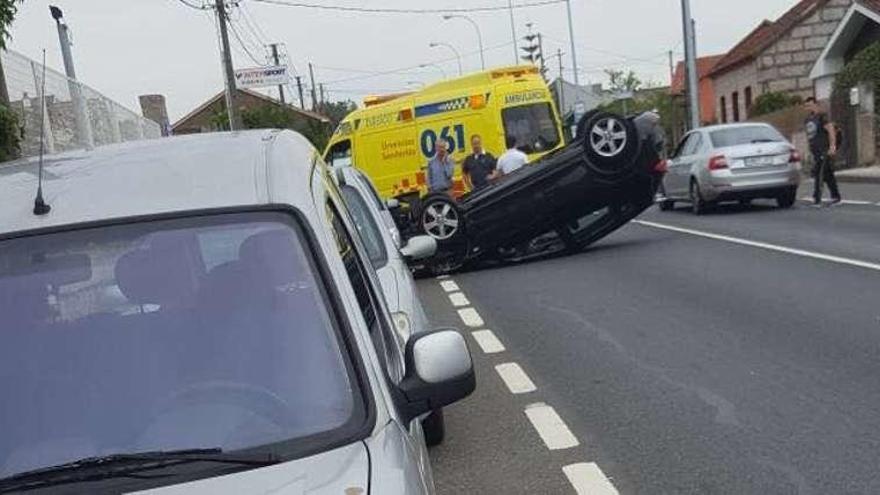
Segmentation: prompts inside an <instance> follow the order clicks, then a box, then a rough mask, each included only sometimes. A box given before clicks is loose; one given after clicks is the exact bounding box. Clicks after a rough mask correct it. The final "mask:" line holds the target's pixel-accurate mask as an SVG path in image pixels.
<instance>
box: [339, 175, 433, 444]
mask: <svg viewBox="0 0 880 495" xmlns="http://www.w3.org/2000/svg"><path fill="white" fill-rule="evenodd" d="M335 173H336V178H337V181H336V182H337V184H338V185H339V188H340V191H341V192H342V197H343V198H344V199H345V202H346V203H347V204H348V209H349V211H350V212H351V216H352V219H353V220H354V223H355V226H356V227H357V231H358V233H359V234H360V236H361V239H362V240H363V241H364V245H365V246H366V248H367V253H368V255H369V257H370V261H371V262H372V263H373V268H375V270H376V274H377V275H378V276H379V282H380V283H381V285H382V292H383V294H384V295H385V301H386V302H387V303H388V309H389V310H390V311H391V316H392V318H393V320H394V327H395V329H396V330H397V333H398V335H399V336H400V342H401V343H402V344H404V345H405V343H406V342H407V341H409V339H410V338H412V336H413V335H417V334H421V333H424V332H427V331H429V330H430V324H429V323H428V317H427V316H426V314H425V309H424V308H423V307H422V302H421V300H420V299H419V293H418V291H417V290H416V284H415V281H414V280H413V276H412V272H410V269H409V265H408V263H419V262H424V260H426V259H428V258H430V257H432V256H434V254H435V253H436V252H437V241H435V240H434V238H433V237H430V236H426V235H422V236H415V237H411V238H409V239H408V240H407V242H406V245H404V246H401V245H400V234H399V233H397V228H396V227H395V226H394V220H393V219H392V217H391V213H390V212H389V211H388V206H387V204H386V203H383V202H382V201H381V200H380V199H379V195H378V194H377V193H376V189H375V187H374V186H373V183H372V182H370V179H368V178H367V176H366V175H364V173H363V172H361V171H360V170H358V169H356V168H354V167H335ZM422 429H423V430H424V432H425V441H426V442H427V444H428V446H434V445H438V444H440V443H442V442H443V437H444V435H445V430H446V429H445V422H444V420H443V410H442V409H438V410H437V411H434V412H432V413H431V414H430V415H429V416H428V417H426V418H425V419H424V420H423V421H422Z"/></svg>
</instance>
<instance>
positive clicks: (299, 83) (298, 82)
mask: <svg viewBox="0 0 880 495" xmlns="http://www.w3.org/2000/svg"><path fill="white" fill-rule="evenodd" d="M296 90H297V92H298V93H299V107H300V108H305V107H306V101H305V99H303V80H302V77H300V76H296Z"/></svg>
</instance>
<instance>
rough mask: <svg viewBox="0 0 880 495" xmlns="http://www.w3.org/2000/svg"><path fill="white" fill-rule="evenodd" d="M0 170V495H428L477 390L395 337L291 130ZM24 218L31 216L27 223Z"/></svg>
mask: <svg viewBox="0 0 880 495" xmlns="http://www.w3.org/2000/svg"><path fill="white" fill-rule="evenodd" d="M38 170H39V168H38V164H37V162H36V161H35V160H28V161H21V162H15V163H11V164H2V165H0V190H2V191H4V193H3V195H2V196H0V315H2V318H0V328H2V332H0V394H2V400H3V407H2V408H0V429H2V431H3V432H4V433H3V435H0V492H2V493H7V492H9V493H11V492H19V491H28V492H33V493H90V494H105V493H108V494H109V493H112V494H118V493H149V494H156V495H163V494H190V493H192V494H206V495H207V494H211V495H214V494H220V495H224V494H229V495H232V494H241V493H264V494H279V495H281V494H297V495H299V494H324V493H327V494H342V493H350V494H356V493H359V494H366V493H382V494H385V493H387V494H418V495H425V494H431V493H433V490H434V489H433V482H432V478H431V467H430V464H429V462H428V457H427V449H426V445H425V440H424V436H423V433H422V429H421V421H420V420H421V419H423V418H424V417H425V416H426V415H428V414H429V413H430V412H431V411H434V410H437V409H440V408H442V407H444V406H446V405H449V404H451V403H452V402H455V401H457V400H459V399H461V398H463V397H465V396H467V395H468V394H469V393H470V392H471V391H472V390H473V389H474V386H475V380H474V373H473V366H472V361H471V357H470V353H469V351H468V348H467V344H466V341H465V340H464V338H463V337H462V336H461V334H459V333H458V332H457V331H455V330H449V329H441V330H435V331H426V332H423V333H419V334H415V335H413V336H411V337H410V338H409V340H408V341H407V342H406V345H405V346H401V345H400V340H401V339H400V335H399V333H398V331H397V330H396V328H395V326H394V322H393V317H392V315H391V312H390V311H389V308H388V307H387V305H386V302H385V299H386V298H385V296H384V295H383V290H382V287H381V284H380V282H379V280H378V277H377V276H376V272H375V270H374V269H373V266H372V263H371V261H370V258H369V254H368V252H367V248H366V247H365V246H364V242H363V240H362V238H361V236H360V235H359V234H358V229H357V226H356V225H355V222H354V220H353V218H352V214H351V212H350V211H349V207H348V205H347V204H346V203H345V202H344V201H343V197H342V192H341V191H340V190H339V187H338V186H337V185H336V183H335V180H334V179H333V176H332V171H331V170H330V169H329V168H327V167H326V166H325V165H324V164H323V163H322V161H321V158H320V156H319V155H318V154H317V152H316V151H315V150H314V149H313V147H312V146H311V145H310V144H309V143H308V141H306V140H305V139H304V138H303V137H302V136H300V135H298V134H295V133H293V132H289V131H280V132H279V131H249V132H241V133H214V134H203V135H198V136H185V137H175V138H167V139H156V140H153V141H144V142H133V143H126V144H122V145H112V146H108V147H99V148H96V149H94V150H90V151H81V152H80V151H77V152H69V153H66V154H61V155H55V156H50V157H47V159H46V161H45V170H44V173H43V177H44V178H45V180H44V181H43V183H42V191H43V194H44V197H45V199H46V202H47V203H48V204H49V206H50V207H51V209H50V210H49V211H48V212H47V211H46V210H45V209H42V208H34V205H35V196H36V191H37V187H38V179H37V177H38V176H39V172H38ZM35 210H36V211H37V213H34V211H35Z"/></svg>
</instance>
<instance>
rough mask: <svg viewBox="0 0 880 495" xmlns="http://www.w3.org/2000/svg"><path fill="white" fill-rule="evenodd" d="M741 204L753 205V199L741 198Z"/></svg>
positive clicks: (744, 205)
mask: <svg viewBox="0 0 880 495" xmlns="http://www.w3.org/2000/svg"><path fill="white" fill-rule="evenodd" d="M739 205H740V206H742V207H748V206H752V200H751V199H741V200H739Z"/></svg>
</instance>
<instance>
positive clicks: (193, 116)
mask: <svg viewBox="0 0 880 495" xmlns="http://www.w3.org/2000/svg"><path fill="white" fill-rule="evenodd" d="M237 91H238V107H239V108H240V109H241V111H243V112H246V111H248V110H254V109H257V108H260V107H264V106H267V105H272V106H277V107H280V108H284V109H286V110H288V111H289V112H290V113H291V114H292V115H294V116H296V120H297V121H299V122H301V124H302V126H303V127H305V126H308V125H309V123H314V124H320V125H327V126H329V125H330V119H328V118H327V117H325V116H323V115H320V114H318V113H315V112H310V111H308V110H303V109H301V108H299V107H296V106H293V105H291V104H287V103H281V102H280V101H278V100H276V99H275V98H272V97H271V96H267V95H264V94H262V93H258V92H256V91H251V90H249V89H238V90H237ZM225 111H226V98H225V93H224V92H223V91H221V92H219V93H217V94H216V95H214V96H213V97H212V98H211V99H209V100H208V101H206V102H204V103H202V104H201V105H199V106H198V107H196V108H195V109H194V110H192V111H191V112H189V113H188V114H186V115H184V116H183V117H182V118H181V119H180V120H178V121H177V122H175V123H174V124H173V125H172V126H171V130H172V133H173V134H178V135H179V134H197V133H201V132H216V131H219V130H222V129H223V126H222V125H220V124H221V123H222V119H218V116H219V115H222V114H223V113H224V112H225Z"/></svg>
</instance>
